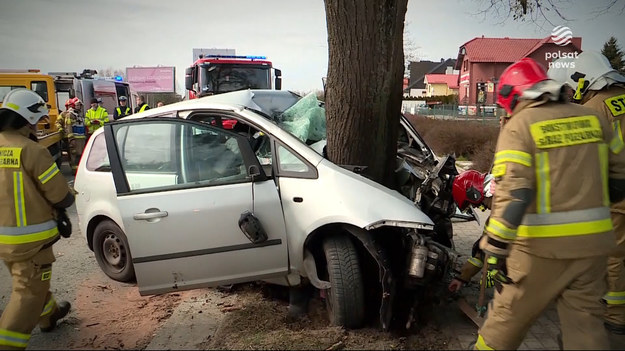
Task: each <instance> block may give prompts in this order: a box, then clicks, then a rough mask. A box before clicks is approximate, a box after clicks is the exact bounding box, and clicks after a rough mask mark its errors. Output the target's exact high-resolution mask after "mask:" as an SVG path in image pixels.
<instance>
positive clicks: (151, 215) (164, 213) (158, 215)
mask: <svg viewBox="0 0 625 351" xmlns="http://www.w3.org/2000/svg"><path fill="white" fill-rule="evenodd" d="M167 215H169V213H167V211H159V212H148V213H135V214H134V216H132V218H134V219H136V220H138V221H140V220H148V219H155V218H163V217H167Z"/></svg>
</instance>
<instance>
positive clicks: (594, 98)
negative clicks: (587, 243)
mask: <svg viewBox="0 0 625 351" xmlns="http://www.w3.org/2000/svg"><path fill="white" fill-rule="evenodd" d="M582 103H583V104H584V106H588V107H591V108H594V109H595V110H597V111H599V112H600V113H601V114H603V115H604V116H606V117H607V118H608V120H609V121H610V122H612V123H613V124H614V132H615V134H616V136H618V138H619V139H620V140H621V141H623V134H624V133H625V85H620V86H619V85H613V86H611V87H610V88H607V89H605V90H600V91H598V92H594V91H590V92H589V93H588V94H587V95H586V96H584V100H582ZM611 210H612V212H618V213H622V214H625V201H620V202H618V203H615V204H613V205H612V208H611Z"/></svg>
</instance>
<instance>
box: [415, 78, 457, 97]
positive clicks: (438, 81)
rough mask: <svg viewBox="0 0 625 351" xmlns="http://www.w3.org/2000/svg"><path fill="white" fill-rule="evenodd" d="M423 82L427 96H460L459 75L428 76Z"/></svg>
mask: <svg viewBox="0 0 625 351" xmlns="http://www.w3.org/2000/svg"><path fill="white" fill-rule="evenodd" d="M423 82H424V83H425V89H426V90H427V96H447V95H451V94H458V75H457V74H426V75H425V78H424V80H423Z"/></svg>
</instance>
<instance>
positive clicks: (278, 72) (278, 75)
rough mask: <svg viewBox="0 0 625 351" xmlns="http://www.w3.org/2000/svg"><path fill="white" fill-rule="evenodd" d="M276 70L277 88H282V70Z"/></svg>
mask: <svg viewBox="0 0 625 351" xmlns="http://www.w3.org/2000/svg"><path fill="white" fill-rule="evenodd" d="M274 72H275V75H276V82H275V89H276V90H282V71H281V70H279V69H275V71H274Z"/></svg>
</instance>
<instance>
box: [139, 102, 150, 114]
mask: <svg viewBox="0 0 625 351" xmlns="http://www.w3.org/2000/svg"><path fill="white" fill-rule="evenodd" d="M147 107H148V104H143V106H141V108H140V109H139V112H143V111H145V109H146V108H147Z"/></svg>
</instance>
